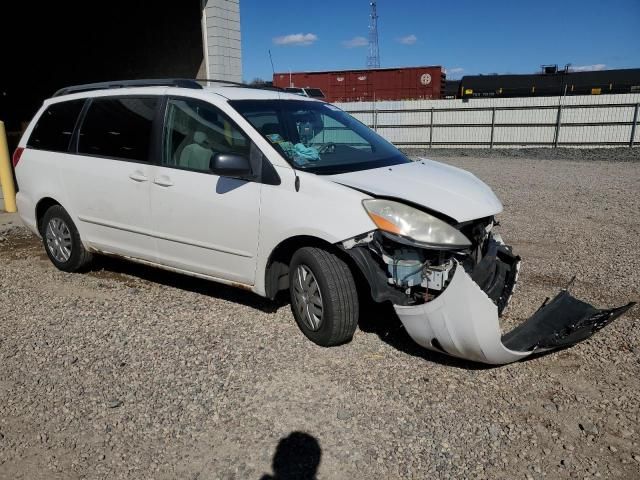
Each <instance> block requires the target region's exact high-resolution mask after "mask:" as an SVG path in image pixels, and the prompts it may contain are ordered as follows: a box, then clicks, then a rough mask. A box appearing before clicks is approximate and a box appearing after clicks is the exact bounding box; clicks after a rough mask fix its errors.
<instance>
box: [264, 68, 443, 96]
mask: <svg viewBox="0 0 640 480" xmlns="http://www.w3.org/2000/svg"><path fill="white" fill-rule="evenodd" d="M445 80H446V76H445V73H444V71H443V69H442V67H440V66H428V67H407V68H379V69H375V70H337V71H326V72H283V73H274V75H273V85H274V86H275V87H280V88H287V87H302V88H306V87H311V88H319V89H320V90H322V91H323V92H324V94H325V97H326V100H327V101H328V102H358V101H361V102H365V101H373V100H420V99H432V98H441V97H442V92H443V90H444V85H445Z"/></svg>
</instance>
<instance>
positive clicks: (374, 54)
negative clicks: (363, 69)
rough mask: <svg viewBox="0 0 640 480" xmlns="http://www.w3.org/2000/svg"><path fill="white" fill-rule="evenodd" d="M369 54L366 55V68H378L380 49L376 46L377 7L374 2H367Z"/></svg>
mask: <svg viewBox="0 0 640 480" xmlns="http://www.w3.org/2000/svg"><path fill="white" fill-rule="evenodd" d="M369 5H370V6H371V13H370V14H369V54H368V55H367V68H380V50H379V48H378V9H377V8H376V2H371V3H369Z"/></svg>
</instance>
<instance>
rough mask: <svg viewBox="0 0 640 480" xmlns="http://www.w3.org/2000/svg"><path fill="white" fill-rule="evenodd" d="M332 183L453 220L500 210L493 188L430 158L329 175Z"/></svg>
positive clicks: (473, 176) (460, 220) (465, 219)
mask: <svg viewBox="0 0 640 480" xmlns="http://www.w3.org/2000/svg"><path fill="white" fill-rule="evenodd" d="M327 178H329V179H331V180H333V181H334V182H336V183H340V184H342V185H346V186H348V187H351V188H355V189H357V190H360V191H363V192H366V193H368V194H371V195H373V196H380V197H392V198H397V199H398V200H405V201H407V202H411V203H414V204H416V205H421V206H423V207H425V208H427V209H430V210H433V211H436V212H440V213H442V214H444V215H446V216H448V217H450V218H452V219H454V220H456V221H457V222H466V221H468V220H475V219H477V218H483V217H488V216H491V215H495V214H497V213H500V212H501V211H502V203H501V202H500V200H499V199H498V197H496V195H495V193H493V190H491V189H490V188H489V187H488V186H487V184H485V183H484V182H483V181H482V180H480V179H479V178H478V177H476V176H475V175H473V174H472V173H469V172H467V171H466V170H462V169H460V168H456V167H452V166H450V165H445V164H444V163H440V162H435V161H433V160H427V159H422V158H420V159H418V160H417V161H415V162H411V163H403V164H400V165H393V166H391V167H382V168H373V169H370V170H361V171H357V172H350V173H341V174H339V175H330V176H328V177H327Z"/></svg>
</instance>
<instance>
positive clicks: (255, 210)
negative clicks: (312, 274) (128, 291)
mask: <svg viewBox="0 0 640 480" xmlns="http://www.w3.org/2000/svg"><path fill="white" fill-rule="evenodd" d="M166 108H167V110H166V115H165V125H164V132H163V140H162V149H163V154H162V162H161V165H160V166H159V167H156V173H155V175H154V178H153V179H152V184H151V215H152V222H153V224H154V230H155V231H156V238H157V242H158V256H159V260H160V262H161V263H163V264H166V265H169V266H171V267H174V268H177V269H180V270H185V271H189V272H194V273H199V274H204V275H209V276H213V277H216V278H220V279H224V280H229V281H233V282H239V283H243V284H247V285H252V284H253V283H254V280H255V269H256V253H257V250H258V232H259V221H260V190H261V184H260V183H258V182H250V181H245V180H239V179H233V178H225V177H219V176H217V175H214V174H213V173H211V171H210V170H209V162H210V159H211V157H212V155H214V154H215V153H220V152H223V153H236V154H239V155H245V156H247V157H249V155H250V149H251V141H250V139H249V138H248V136H247V135H245V134H244V132H242V131H241V130H240V129H239V128H238V127H237V126H236V125H235V123H234V122H233V121H232V120H230V119H229V118H228V117H227V116H226V115H225V114H224V113H223V112H222V111H221V110H219V109H218V108H217V107H215V106H214V105H212V104H210V103H208V102H205V101H202V100H197V99H192V98H169V99H168V101H167V107H166Z"/></svg>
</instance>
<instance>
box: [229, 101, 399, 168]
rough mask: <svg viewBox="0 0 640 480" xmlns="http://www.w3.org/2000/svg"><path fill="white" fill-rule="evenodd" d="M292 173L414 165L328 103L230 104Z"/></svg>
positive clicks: (249, 102) (268, 102)
mask: <svg viewBox="0 0 640 480" xmlns="http://www.w3.org/2000/svg"><path fill="white" fill-rule="evenodd" d="M229 103H230V104H231V105H232V106H233V107H234V108H235V109H236V110H237V111H238V112H239V113H240V114H241V115H242V116H243V117H244V118H245V119H247V121H248V122H249V123H251V124H252V125H253V126H254V127H255V128H256V130H258V131H259V132H260V133H261V134H262V135H263V136H264V137H265V138H266V139H267V140H269V142H271V144H272V145H273V146H274V147H275V149H276V150H277V151H278V152H279V153H280V154H281V155H282V156H283V157H284V159H285V160H287V161H288V162H289V163H290V164H291V165H292V166H293V167H294V168H297V169H300V170H305V171H310V172H313V173H317V174H321V175H333V174H337V173H346V172H354V171H357V170H368V169H370V168H379V167H386V166H389V165H397V164H400V163H409V162H410V160H409V159H408V158H407V157H406V156H405V155H404V154H403V153H402V152H400V151H399V150H398V149H397V148H396V147H394V146H393V145H392V144H390V143H389V142H387V141H386V140H385V139H383V138H382V137H380V136H379V135H378V134H377V133H375V132H374V131H373V130H371V129H369V128H368V127H366V126H365V125H363V124H362V123H360V122H359V121H358V120H356V119H355V118H353V117H352V116H351V115H348V114H347V113H345V112H343V111H342V110H340V109H339V108H337V107H335V106H333V105H330V104H328V103H321V102H314V101H304V100H301V101H297V100H236V101H232V102H229Z"/></svg>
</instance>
